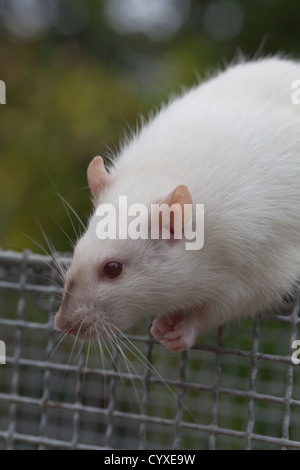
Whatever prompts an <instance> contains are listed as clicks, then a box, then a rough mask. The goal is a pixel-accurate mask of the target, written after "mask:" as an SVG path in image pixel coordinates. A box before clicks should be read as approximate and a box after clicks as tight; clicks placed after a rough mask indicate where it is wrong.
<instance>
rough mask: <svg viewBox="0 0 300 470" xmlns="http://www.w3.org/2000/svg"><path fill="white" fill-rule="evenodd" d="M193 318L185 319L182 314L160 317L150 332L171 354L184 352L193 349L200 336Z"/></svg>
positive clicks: (189, 316)
mask: <svg viewBox="0 0 300 470" xmlns="http://www.w3.org/2000/svg"><path fill="white" fill-rule="evenodd" d="M195 323H196V322H195V319H194V317H193V316H191V315H188V316H187V317H184V315H183V313H182V312H176V313H174V314H173V315H169V316H165V317H158V318H156V319H155V320H154V322H153V325H152V328H151V330H150V332H151V334H152V336H154V338H155V339H156V340H157V341H159V342H160V343H161V344H163V345H164V346H165V347H166V348H167V349H169V351H171V352H174V353H175V352H182V351H185V350H187V349H189V348H190V347H192V346H193V345H194V343H195V341H196V338H197V336H198V331H197V325H196V324H195Z"/></svg>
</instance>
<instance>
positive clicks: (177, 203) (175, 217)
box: [159, 184, 193, 238]
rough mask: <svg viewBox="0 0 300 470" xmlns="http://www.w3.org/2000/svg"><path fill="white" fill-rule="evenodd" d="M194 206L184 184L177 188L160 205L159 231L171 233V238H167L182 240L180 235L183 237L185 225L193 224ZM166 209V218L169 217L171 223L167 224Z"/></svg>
mask: <svg viewBox="0 0 300 470" xmlns="http://www.w3.org/2000/svg"><path fill="white" fill-rule="evenodd" d="M192 204H193V199H192V196H191V194H190V192H189V190H188V188H187V187H186V186H185V185H183V184H181V185H180V186H177V187H176V188H175V189H174V191H172V192H171V193H170V194H169V195H168V196H167V197H166V199H164V200H163V201H162V202H161V203H159V206H160V212H159V230H162V231H163V230H164V231H165V230H168V231H169V237H166V238H177V236H178V238H181V237H180V234H181V235H182V233H183V231H184V226H185V224H187V223H189V222H191V217H192ZM166 206H167V207H166ZM164 207H165V208H166V211H165V214H166V216H168V215H169V223H167V224H166V220H164ZM165 233H166V232H165ZM176 234H177V236H176ZM174 235H175V236H174Z"/></svg>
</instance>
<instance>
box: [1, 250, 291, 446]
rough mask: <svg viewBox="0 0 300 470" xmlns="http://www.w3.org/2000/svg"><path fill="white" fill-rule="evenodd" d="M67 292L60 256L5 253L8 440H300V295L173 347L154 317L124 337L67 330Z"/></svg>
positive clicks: (4, 433)
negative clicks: (61, 308)
mask: <svg viewBox="0 0 300 470" xmlns="http://www.w3.org/2000/svg"><path fill="white" fill-rule="evenodd" d="M59 261H60V263H62V264H63V265H65V266H67V265H68V263H69V262H70V258H69V256H67V255H66V256H63V255H60V256H59ZM61 292H62V289H61V286H60V285H59V279H58V276H57V273H56V270H55V263H54V260H53V258H51V257H46V256H41V255H37V254H33V253H30V252H28V251H25V252H24V253H16V252H10V251H0V340H2V341H4V342H5V344H6V364H0V449H154V448H156V449H161V450H164V449H207V448H209V449H280V448H282V449H287V448H300V426H299V424H300V414H299V412H300V408H299V406H300V380H299V378H300V366H297V365H294V364H293V362H292V361H291V354H292V351H293V350H292V347H291V345H292V342H293V341H294V340H296V339H297V337H298V326H299V301H298V300H297V301H296V302H295V303H293V304H291V305H287V307H286V309H284V311H282V312H280V314H274V315H271V316H268V317H264V318H263V319H260V318H256V319H255V320H254V321H250V320H248V321H243V322H241V323H239V324H232V325H229V326H228V325H226V326H225V327H220V328H218V329H217V330H215V331H212V332H211V333H210V334H208V335H206V336H205V337H202V338H200V339H199V341H198V343H197V345H196V346H195V347H194V348H192V349H191V350H189V351H187V352H184V353H182V354H176V355H173V354H171V353H169V352H168V351H166V350H165V349H164V348H163V347H162V346H161V345H159V344H157V343H156V342H155V341H154V339H153V338H152V337H151V335H150V333H149V325H147V324H146V323H145V322H144V323H143V322H142V323H141V324H140V325H138V326H137V327H136V328H135V329H134V330H132V331H131V334H128V335H127V336H126V337H125V338H122V339H120V340H119V341H118V343H117V344H105V343H104V344H101V345H98V344H90V345H88V344H84V343H82V342H80V341H78V342H77V343H76V344H75V342H74V339H73V338H70V337H62V335H61V333H59V332H58V331H56V329H55V327H54V324H53V315H54V313H55V312H56V310H57V308H58V305H59V301H60V295H61Z"/></svg>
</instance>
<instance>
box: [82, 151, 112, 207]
mask: <svg viewBox="0 0 300 470" xmlns="http://www.w3.org/2000/svg"><path fill="white" fill-rule="evenodd" d="M87 178H88V183H89V187H90V190H91V192H92V194H93V196H94V198H95V199H98V197H99V194H100V193H101V191H102V190H103V189H104V188H105V186H106V185H107V184H108V173H107V171H106V169H105V167H104V162H103V158H102V157H95V158H93V160H92V161H91V163H90V164H89V166H88V169H87Z"/></svg>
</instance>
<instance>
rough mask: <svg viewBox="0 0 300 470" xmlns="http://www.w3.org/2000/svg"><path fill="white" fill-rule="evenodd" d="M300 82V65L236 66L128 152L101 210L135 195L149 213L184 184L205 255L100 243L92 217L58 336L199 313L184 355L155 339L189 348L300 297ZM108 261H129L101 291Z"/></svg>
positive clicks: (274, 61) (174, 108) (159, 244)
mask: <svg viewBox="0 0 300 470" xmlns="http://www.w3.org/2000/svg"><path fill="white" fill-rule="evenodd" d="M297 79H298V80H299V79H300V65H299V63H297V62H293V61H290V60H283V59H278V58H269V59H263V60H259V61H255V62H247V63H241V64H238V65H235V66H232V67H229V68H228V69H227V70H226V71H225V72H222V73H219V74H218V75H217V76H216V77H214V78H212V79H210V80H208V81H207V82H204V83H203V84H200V85H199V86H196V87H194V88H193V89H191V90H190V91H189V92H187V93H186V94H184V95H183V96H181V97H179V98H177V99H175V100H173V101H172V102H171V103H170V104H169V105H167V106H165V107H164V108H163V109H162V110H161V111H160V112H159V113H158V114H157V115H156V116H155V117H154V118H153V119H151V120H150V121H149V122H148V123H147V124H145V125H144V127H143V128H142V129H141V131H140V132H138V133H137V134H136V135H135V136H134V137H133V138H132V139H131V140H130V141H129V142H128V143H126V144H125V145H124V147H123V148H122V150H121V152H120V155H119V156H118V157H117V158H116V160H115V162H114V165H113V167H112V168H111V170H110V185H109V187H108V188H107V190H106V191H105V192H104V193H103V194H101V195H100V199H99V201H98V202H99V203H100V202H110V203H115V204H117V201H118V196H119V195H127V196H128V200H129V203H130V202H139V203H145V204H147V205H149V204H150V203H151V202H157V201H160V200H163V199H164V198H165V197H166V195H167V194H169V193H170V192H171V191H172V190H174V189H175V187H176V186H178V185H181V184H184V185H186V186H187V187H188V189H189V191H190V193H191V195H192V197H193V202H194V203H199V204H204V205H205V238H204V247H203V249H202V250H200V251H196V252H195V251H186V250H185V249H184V243H183V242H178V243H177V244H175V245H172V246H171V245H170V243H169V242H168V241H164V240H153V241H151V240H138V241H131V240H105V241H101V240H99V239H98V238H97V237H96V228H95V227H96V223H97V219H96V217H95V216H93V217H92V218H91V220H90V224H89V227H88V229H87V232H86V234H85V235H84V236H83V238H82V239H81V240H79V242H78V244H77V247H76V249H75V253H74V259H73V263H72V266H71V269H70V272H69V275H68V276H69V277H73V278H75V279H76V288H74V289H73V290H72V299H71V300H70V305H71V307H68V308H64V309H63V310H61V313H60V314H58V317H57V324H58V326H60V327H62V326H64V327H66V325H70V324H71V323H75V322H76V321H78V320H79V319H80V318H81V319H84V324H83V326H82V331H81V333H82V336H85V337H87V335H88V333H87V332H88V331H90V328H92V330H93V331H94V330H95V327H96V328H97V331H98V332H99V334H100V335H103V336H104V334H105V330H107V329H109V328H110V327H112V328H113V329H114V328H115V327H116V328H120V329H123V328H128V327H130V326H131V325H132V324H133V322H135V321H136V320H137V319H138V318H139V317H142V316H151V315H153V316H155V317H159V316H164V315H166V314H168V313H169V314H170V318H172V314H173V312H175V311H176V310H187V309H194V313H193V314H192V315H190V317H189V325H192V327H191V328H190V329H192V330H193V332H194V333H193V335H192V338H190V339H189V340H187V342H186V343H184V344H183V346H182V345H181V346H178V345H177V346H176V347H171V345H170V344H169V343H170V342H168V341H165V340H163V339H162V337H160V335H159V333H158V332H157V331H155V330H153V332H154V335H155V336H156V337H157V338H158V339H159V340H161V341H162V342H163V343H164V344H166V346H167V347H169V348H170V349H171V350H182V349H185V348H186V347H190V346H191V343H192V342H193V341H194V340H195V338H196V336H197V335H198V334H199V333H202V332H205V331H207V330H208V329H209V328H211V327H214V326H217V325H220V324H222V323H224V322H226V321H227V320H230V319H232V318H241V317H246V316H254V315H255V314H256V313H257V312H261V311H265V310H267V309H269V308H270V307H272V306H273V305H276V304H277V303H278V302H280V299H281V297H282V296H283V295H284V294H286V293H287V292H289V291H291V289H292V287H293V285H294V284H295V282H296V281H297V279H299V277H300V105H295V104H293V103H292V101H291V95H292V91H293V90H292V88H291V86H292V82H293V81H294V80H297ZM105 260H106V261H109V260H119V261H122V262H123V263H124V266H125V268H124V271H123V273H122V275H121V276H120V278H117V279H115V280H111V281H109V280H105V281H99V279H98V277H97V268H98V267H99V265H101V263H103V262H104V261H105ZM195 312H196V313H195ZM62 317H63V318H62ZM107 325H110V327H109V326H107ZM157 325H158V327H159V326H160V323H159V322H158V323H157ZM182 325H183V329H184V328H186V329H187V323H186V324H184V323H183V324H182ZM182 325H181V327H182ZM176 328H177V329H178V328H179V327H178V326H177V327H176ZM176 328H175V329H176ZM179 329H180V328H179ZM181 329H182V328H181ZM92 330H91V331H92ZM171 330H172V328H171ZM81 333H80V334H81ZM170 336H172V335H170ZM169 339H170V338H169ZM172 339H176V338H172Z"/></svg>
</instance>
